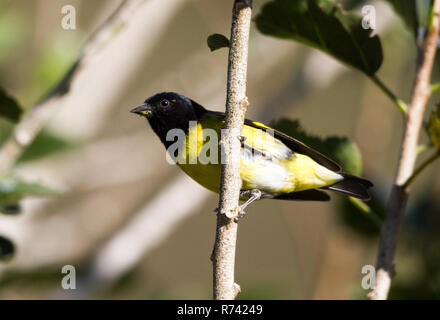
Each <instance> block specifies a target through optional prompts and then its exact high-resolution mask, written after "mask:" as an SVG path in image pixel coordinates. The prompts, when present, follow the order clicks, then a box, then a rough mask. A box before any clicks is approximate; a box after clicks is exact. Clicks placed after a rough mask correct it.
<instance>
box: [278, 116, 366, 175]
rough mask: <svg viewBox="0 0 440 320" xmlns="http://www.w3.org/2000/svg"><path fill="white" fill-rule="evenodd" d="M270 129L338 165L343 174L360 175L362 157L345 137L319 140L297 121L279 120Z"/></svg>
mask: <svg viewBox="0 0 440 320" xmlns="http://www.w3.org/2000/svg"><path fill="white" fill-rule="evenodd" d="M271 127H273V128H274V129H276V130H279V131H281V132H284V133H285V134H287V135H289V136H292V137H294V138H295V139H298V140H301V141H302V142H304V143H305V144H307V145H309V146H310V147H312V148H314V149H316V150H318V151H319V152H321V153H322V154H324V155H326V156H328V157H329V158H331V159H333V160H335V161H336V162H337V163H339V164H340V165H341V167H342V169H343V170H344V171H345V172H348V173H351V174H354V175H360V174H361V173H362V156H361V153H360V151H359V148H358V147H357V145H356V144H355V143H354V142H351V141H350V140H349V139H348V138H346V137H327V138H324V139H323V138H320V137H317V136H313V135H310V134H308V133H306V131H305V130H304V129H303V128H302V127H301V125H300V123H299V121H298V120H289V119H286V118H281V119H279V120H277V121H274V122H272V123H271Z"/></svg>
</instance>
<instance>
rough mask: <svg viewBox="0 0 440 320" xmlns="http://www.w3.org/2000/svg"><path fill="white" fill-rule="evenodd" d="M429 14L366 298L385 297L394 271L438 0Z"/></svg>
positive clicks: (427, 92) (439, 21) (438, 23)
mask: <svg viewBox="0 0 440 320" xmlns="http://www.w3.org/2000/svg"><path fill="white" fill-rule="evenodd" d="M431 13H433V15H432V17H433V18H432V20H431V21H430V24H429V27H428V32H427V35H426V38H425V42H424V45H423V48H422V50H421V51H420V59H419V60H420V64H419V65H418V68H417V74H416V80H415V85H414V90H413V95H412V98H411V104H410V107H409V109H408V112H407V114H406V119H405V120H406V122H405V129H404V130H405V131H404V136H403V141H402V144H401V149H400V150H401V154H400V158H399V165H398V168H397V174H396V178H395V182H394V185H393V187H392V190H391V195H390V198H389V200H388V208H387V216H386V219H385V222H384V225H383V227H382V235H381V241H380V245H379V254H378V261H377V274H376V288H375V289H374V290H373V291H372V292H370V293H369V298H370V299H380V300H382V299H386V298H387V296H388V292H389V289H390V286H391V278H392V276H393V273H394V263H393V260H394V256H395V253H396V246H397V238H398V233H399V228H400V221H401V218H402V216H403V213H404V211H405V206H406V202H407V200H408V196H409V188H408V186H407V185H406V182H407V180H408V179H409V178H410V177H411V175H412V172H413V170H414V165H415V162H416V157H417V142H418V138H419V132H420V128H421V125H422V120H423V114H424V112H425V107H426V104H427V102H428V100H429V98H430V96H431V94H432V91H431V84H430V81H431V73H432V67H433V64H434V58H435V54H436V50H437V39H438V35H439V29H440V18H439V14H440V0H434V1H433V3H432V8H431Z"/></svg>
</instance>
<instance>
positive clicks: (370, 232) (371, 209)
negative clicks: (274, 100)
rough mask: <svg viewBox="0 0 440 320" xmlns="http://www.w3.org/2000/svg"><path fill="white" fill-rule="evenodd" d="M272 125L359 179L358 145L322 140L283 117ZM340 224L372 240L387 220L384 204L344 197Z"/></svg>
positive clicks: (343, 138)
mask: <svg viewBox="0 0 440 320" xmlns="http://www.w3.org/2000/svg"><path fill="white" fill-rule="evenodd" d="M271 126H272V127H273V128H274V129H276V130H279V131H282V132H284V133H286V134H288V135H290V136H292V137H294V138H296V139H298V140H301V141H302V142H304V143H305V144H307V145H309V146H310V147H312V148H314V149H316V150H318V151H319V152H321V153H322V154H324V155H326V156H328V157H329V158H331V159H333V160H335V161H336V162H337V163H339V164H340V165H341V167H342V169H343V170H344V171H345V172H349V173H351V174H354V175H358V176H360V175H361V174H362V156H361V153H360V151H359V148H358V147H357V145H356V144H355V143H354V142H352V141H350V140H349V139H348V138H346V137H327V138H320V137H317V136H313V135H310V134H308V133H307V132H306V131H305V130H304V129H303V128H302V127H301V125H300V123H299V121H298V120H289V119H286V118H282V119H280V120H278V121H275V122H273V123H271ZM339 203H340V204H339V209H338V210H337V212H338V213H340V215H341V217H340V219H341V221H342V222H343V223H344V225H346V226H347V227H349V228H350V229H351V230H353V231H355V232H356V233H358V234H359V235H361V236H363V237H367V239H368V238H371V237H376V236H378V235H379V232H380V226H381V224H382V221H383V217H384V214H385V213H384V209H383V204H380V203H378V202H377V201H376V200H374V199H373V200H371V201H369V202H368V204H367V203H365V202H363V201H361V200H358V199H355V198H352V197H344V198H343V200H342V201H340V202H339Z"/></svg>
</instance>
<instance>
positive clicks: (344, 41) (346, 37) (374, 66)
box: [256, 0, 383, 75]
mask: <svg viewBox="0 0 440 320" xmlns="http://www.w3.org/2000/svg"><path fill="white" fill-rule="evenodd" d="M256 22H257V27H258V29H259V30H260V31H261V32H262V33H264V34H267V35H271V36H274V37H278V38H285V39H292V40H296V41H299V42H302V43H304V44H306V45H309V46H311V47H314V48H317V49H320V50H322V51H324V52H326V53H328V54H330V55H332V56H333V57H335V58H336V59H338V60H340V61H341V62H344V63H346V64H349V65H351V66H352V67H354V68H357V69H359V70H361V71H363V72H365V73H366V74H368V75H373V74H374V73H375V72H376V71H377V70H378V69H379V68H380V66H381V65H382V59H383V56H382V45H381V43H380V40H379V37H378V36H377V35H375V36H372V35H371V33H372V31H373V30H371V29H368V30H367V29H364V28H363V27H362V23H361V22H362V17H361V16H359V15H358V14H357V13H356V12H354V11H344V10H342V9H341V8H340V6H338V4H337V3H336V2H335V1H333V0H316V1H315V0H313V1H312V0H298V1H289V0H274V1H271V2H268V3H267V4H266V5H264V7H263V9H262V11H261V13H260V14H259V15H258V16H257V18H256Z"/></svg>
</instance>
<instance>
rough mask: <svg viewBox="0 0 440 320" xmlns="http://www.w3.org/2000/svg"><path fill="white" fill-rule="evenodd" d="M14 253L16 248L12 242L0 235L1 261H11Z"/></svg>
mask: <svg viewBox="0 0 440 320" xmlns="http://www.w3.org/2000/svg"><path fill="white" fill-rule="evenodd" d="M14 251H15V247H14V244H13V243H12V242H11V240H9V239H8V238H5V237H3V236H1V235H0V261H2V262H4V261H7V260H10V259H11V258H12V256H13V254H14Z"/></svg>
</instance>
